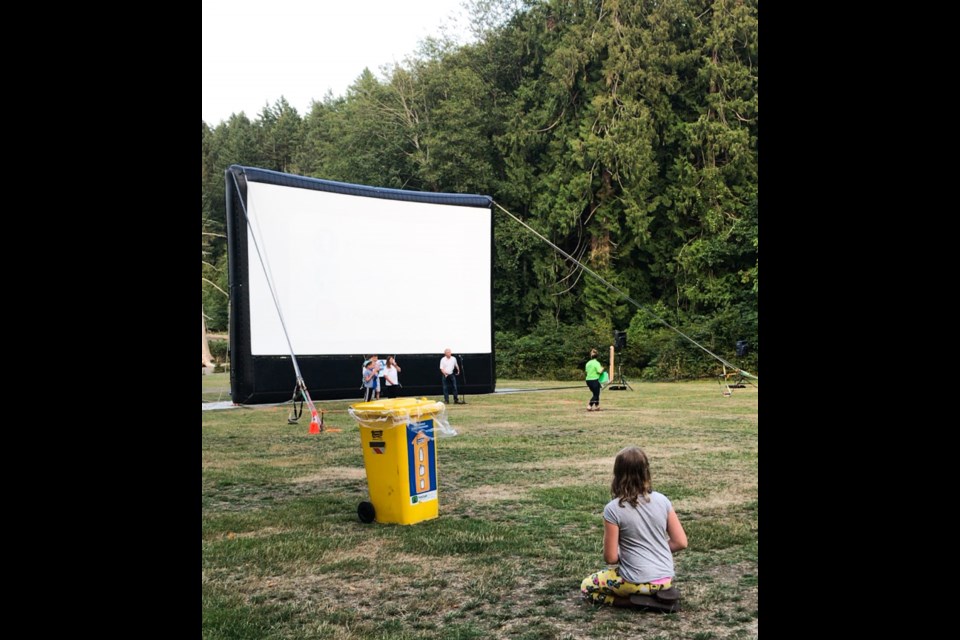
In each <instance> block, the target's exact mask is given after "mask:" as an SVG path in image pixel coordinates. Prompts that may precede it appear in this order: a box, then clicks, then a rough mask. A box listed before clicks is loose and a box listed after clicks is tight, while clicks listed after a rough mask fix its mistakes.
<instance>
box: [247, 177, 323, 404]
mask: <svg viewBox="0 0 960 640" xmlns="http://www.w3.org/2000/svg"><path fill="white" fill-rule="evenodd" d="M230 176H231V177H232V178H233V185H234V186H235V187H236V188H237V200H239V201H240V209H241V211H243V219H244V220H246V221H247V228H248V229H250V231H251V233H250V237H251V238H253V246H254V248H255V249H256V250H257V258H258V259H259V260H260V268H261V269H263V277H264V278H266V280H267V288H268V289H270V296H271V297H272V298H273V306H274V307H276V309H277V316H279V318H280V326H281V327H282V328H283V337H284V338H286V340H287V348H289V349H290V358H291V359H292V360H293V370H294V372H295V373H296V374H297V383H298V384H301V385H302V384H303V376H302V375H300V365H299V364H298V363H297V354H295V353H294V352H293V342H291V340H290V334H289V333H288V332H287V323H286V322H285V321H284V319H283V311H281V310H280V300H279V299H277V292H276V289H274V286H273V282H271V280H270V275H269V274H268V273H267V267H266V263H265V262H264V261H263V254H262V253H260V243H258V242H257V234H255V233H253V225H252V224H250V217H249V216H248V215H247V204H246V203H245V202H244V201H243V198H242V197H241V195H240V184H239V183H238V182H237V175H236V173H234V172H233V171H231V172H230ZM311 404H313V403H311Z"/></svg>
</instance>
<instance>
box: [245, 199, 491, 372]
mask: <svg viewBox="0 0 960 640" xmlns="http://www.w3.org/2000/svg"><path fill="white" fill-rule="evenodd" d="M247 194H248V201H247V203H248V205H247V206H248V209H247V213H248V215H249V218H250V229H249V230H248V233H249V234H250V235H251V236H253V235H256V236H257V237H258V239H257V245H258V246H259V248H260V252H261V256H262V258H263V262H264V263H265V264H266V265H267V273H269V274H270V276H271V277H272V280H273V283H274V287H275V290H276V294H277V298H278V299H279V302H280V308H281V310H282V312H283V318H284V322H285V323H286V327H287V331H288V332H289V334H290V340H291V341H292V343H293V350H294V353H297V354H315V353H323V354H336V355H346V354H353V353H364V352H367V351H369V352H373V351H377V352H379V353H387V352H389V353H393V352H394V351H396V352H400V353H429V352H433V351H437V349H438V346H439V348H440V350H441V351H442V350H443V348H444V347H443V346H442V345H444V344H447V342H450V343H451V344H452V343H454V342H455V343H456V344H457V349H458V350H462V351H467V352H473V353H480V352H483V353H489V351H490V346H491V325H490V321H491V320H490V241H491V238H490V232H491V225H490V215H491V214H490V210H488V209H477V208H474V207H458V206H454V205H444V204H431V203H424V202H402V201H399V200H384V199H378V198H364V197H358V196H351V195H345V194H341V193H330V192H325V191H310V190H307V189H292V188H289V187H282V186H277V185H272V184H262V183H250V184H249V186H248V187H247ZM251 242H252V238H248V243H251ZM247 266H248V269H249V271H250V275H249V282H250V338H251V352H252V353H253V355H258V356H259V355H285V354H287V353H289V351H290V349H289V347H288V345H287V341H286V338H285V337H284V334H283V326H282V325H281V323H280V317H279V316H278V314H277V310H276V308H275V306H274V303H273V300H272V297H271V295H270V288H269V287H268V286H267V280H266V277H265V276H264V270H263V268H262V267H261V265H260V264H259V260H258V261H256V262H254V261H251V262H250V263H249V264H248V265H247ZM438 340H439V341H440V342H438Z"/></svg>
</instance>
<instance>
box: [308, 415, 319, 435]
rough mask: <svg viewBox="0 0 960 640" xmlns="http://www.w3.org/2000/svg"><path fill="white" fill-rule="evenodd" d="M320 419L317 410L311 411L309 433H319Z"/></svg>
mask: <svg viewBox="0 0 960 640" xmlns="http://www.w3.org/2000/svg"><path fill="white" fill-rule="evenodd" d="M320 420H321V419H320V418H318V417H317V412H316V411H313V412H312V413H311V416H310V433H320V427H321V426H322V423H321V421H320Z"/></svg>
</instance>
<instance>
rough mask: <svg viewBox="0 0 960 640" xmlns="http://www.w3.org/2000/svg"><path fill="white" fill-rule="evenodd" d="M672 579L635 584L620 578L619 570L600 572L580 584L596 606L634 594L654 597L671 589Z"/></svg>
mask: <svg viewBox="0 0 960 640" xmlns="http://www.w3.org/2000/svg"><path fill="white" fill-rule="evenodd" d="M672 583H673V580H672V579H671V578H660V579H659V580H654V581H653V582H644V583H642V584H635V583H633V582H627V581H626V580H624V579H623V578H621V577H620V573H619V572H618V571H617V569H605V570H603V571H598V572H597V573H595V574H593V575H592V576H590V577H589V578H584V580H583V582H581V583H580V593H582V594H583V597H584V598H586V599H587V600H590V601H591V602H593V603H595V604H613V598H614V596H619V597H622V598H629V597H630V596H631V595H633V594H634V593H640V594H643V595H645V596H649V595H652V594H654V593H656V592H657V591H660V590H661V589H669V588H670V585H671V584H672Z"/></svg>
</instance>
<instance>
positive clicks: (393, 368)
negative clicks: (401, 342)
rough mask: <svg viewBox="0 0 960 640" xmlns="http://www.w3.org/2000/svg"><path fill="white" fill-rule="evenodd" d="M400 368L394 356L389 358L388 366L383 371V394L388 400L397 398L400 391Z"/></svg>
mask: <svg viewBox="0 0 960 640" xmlns="http://www.w3.org/2000/svg"><path fill="white" fill-rule="evenodd" d="M398 373H400V367H399V366H398V365H397V361H396V360H395V359H394V357H393V356H390V357H389V358H387V366H386V367H384V369H383V382H384V384H383V393H384V395H385V396H386V397H388V398H396V397H397V393H398V390H399V389H400V376H398V375H397V374H398Z"/></svg>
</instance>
